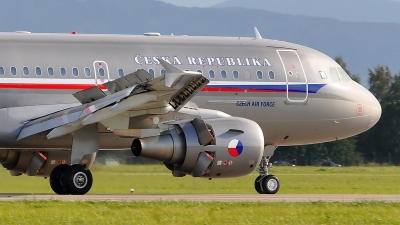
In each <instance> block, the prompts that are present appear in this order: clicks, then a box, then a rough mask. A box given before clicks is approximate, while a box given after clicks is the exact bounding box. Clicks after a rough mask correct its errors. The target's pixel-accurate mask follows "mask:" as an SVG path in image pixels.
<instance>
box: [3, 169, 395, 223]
mask: <svg viewBox="0 0 400 225" xmlns="http://www.w3.org/2000/svg"><path fill="white" fill-rule="evenodd" d="M270 172H271V173H273V174H276V175H277V176H278V177H279V179H280V180H281V190H280V192H279V193H280V194H301V193H307V194H316V193H321V194H322V193H326V194H400V189H399V188H398V187H399V186H400V168H399V167H384V166H382V167H380V166H373V167H336V168H326V167H278V166H276V167H274V168H272V169H271V171H270ZM92 173H93V176H94V180H95V182H94V185H93V188H92V190H91V191H90V193H91V194H96V193H103V194H105V193H109V194H127V193H129V190H130V189H131V188H134V189H135V193H136V194H147V193H152V194H157V193H182V194H185V193H197V194H201V193H226V194H228V193H243V194H244V193H255V191H254V188H253V183H254V179H255V177H256V176H257V174H256V173H253V174H251V175H248V176H245V177H242V178H234V179H213V180H211V181H209V180H207V179H200V178H192V177H184V178H174V177H172V175H171V174H170V172H169V171H168V170H167V169H166V168H164V166H162V165H119V166H104V165H97V166H94V167H93V168H92ZM0 180H1V181H2V182H1V184H2V185H0V193H53V192H52V191H51V189H50V187H49V184H48V180H44V179H41V178H37V177H27V176H21V177H11V176H10V175H9V173H8V172H7V171H5V170H3V171H1V172H0ZM399 221H400V203H391V202H369V201H366V202H352V203H343V202H306V203H288V202H271V203H261V202H259V203H257V202H254V203H252V202H249V203H247V202H242V203H227V202H187V201H169V202H164V201H160V202H90V201H88V202H62V201H56V200H52V201H16V202H0V224H43V225H45V224H96V225H100V224H150V225H151V224H157V225H158V224H178V225H179V224H213V225H214V224H217V225H218V224H278V225H279V224H307V225H313V224H329V225H330V224H340V225H342V224H357V225H358V224H399Z"/></svg>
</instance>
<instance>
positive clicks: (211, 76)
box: [208, 70, 215, 79]
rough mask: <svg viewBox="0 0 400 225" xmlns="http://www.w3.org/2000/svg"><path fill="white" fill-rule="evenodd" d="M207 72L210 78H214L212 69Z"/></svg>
mask: <svg viewBox="0 0 400 225" xmlns="http://www.w3.org/2000/svg"><path fill="white" fill-rule="evenodd" d="M208 74H209V75H210V78H211V79H214V78H215V73H214V70H210V71H209V72H208Z"/></svg>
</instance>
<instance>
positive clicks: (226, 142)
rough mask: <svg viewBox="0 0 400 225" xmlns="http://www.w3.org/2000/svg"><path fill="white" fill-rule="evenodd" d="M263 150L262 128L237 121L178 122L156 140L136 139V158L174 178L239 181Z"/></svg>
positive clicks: (245, 121)
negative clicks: (163, 166) (152, 163)
mask: <svg viewBox="0 0 400 225" xmlns="http://www.w3.org/2000/svg"><path fill="white" fill-rule="evenodd" d="M263 148H264V137H263V133H262V130H261V128H260V127H259V126H258V124H257V123H255V122H254V121H251V120H248V119H244V118H238V117H229V118H217V119H206V120H200V119H194V120H190V121H178V122H177V123H175V124H173V125H172V128H171V129H169V130H167V131H164V132H162V133H161V134H160V135H158V136H154V137H148V138H142V139H135V140H134V141H133V142H132V147H131V149H132V152H133V154H134V155H135V156H141V157H145V158H150V159H155V160H159V161H162V162H164V163H165V164H166V166H167V168H169V169H170V170H172V174H173V175H174V176H178V177H179V176H183V175H185V174H190V175H192V176H194V177H208V178H219V177H221V178H222V177H238V176H244V175H247V174H249V173H251V172H252V171H254V169H255V168H256V167H257V165H258V163H259V162H260V160H261V157H262V152H263Z"/></svg>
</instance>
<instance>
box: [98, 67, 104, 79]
mask: <svg viewBox="0 0 400 225" xmlns="http://www.w3.org/2000/svg"><path fill="white" fill-rule="evenodd" d="M99 76H100V77H104V69H103V68H99Z"/></svg>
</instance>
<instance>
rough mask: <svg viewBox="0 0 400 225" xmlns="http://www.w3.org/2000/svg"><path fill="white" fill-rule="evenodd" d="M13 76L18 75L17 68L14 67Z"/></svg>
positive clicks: (12, 68)
mask: <svg viewBox="0 0 400 225" xmlns="http://www.w3.org/2000/svg"><path fill="white" fill-rule="evenodd" d="M11 75H13V76H16V75H17V68H15V67H14V66H12V67H11Z"/></svg>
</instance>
